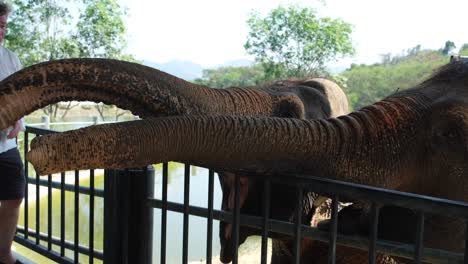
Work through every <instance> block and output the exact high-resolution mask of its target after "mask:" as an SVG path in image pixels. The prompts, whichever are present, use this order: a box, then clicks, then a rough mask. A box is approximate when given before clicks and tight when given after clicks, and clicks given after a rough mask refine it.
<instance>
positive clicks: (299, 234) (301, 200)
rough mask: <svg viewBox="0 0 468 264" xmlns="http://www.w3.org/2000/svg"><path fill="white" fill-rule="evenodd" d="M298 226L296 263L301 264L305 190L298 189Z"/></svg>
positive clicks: (295, 233) (295, 237)
mask: <svg viewBox="0 0 468 264" xmlns="http://www.w3.org/2000/svg"><path fill="white" fill-rule="evenodd" d="M296 200H297V202H296V205H297V207H296V217H295V218H296V219H295V220H296V225H295V231H294V263H296V264H299V263H300V261H301V239H302V232H301V226H302V207H303V205H302V203H303V190H302V188H300V187H297V191H296Z"/></svg>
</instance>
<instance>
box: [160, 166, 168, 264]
mask: <svg viewBox="0 0 468 264" xmlns="http://www.w3.org/2000/svg"><path fill="white" fill-rule="evenodd" d="M167 184H168V164H167V162H166V163H163V167H162V202H163V206H162V207H161V254H160V256H161V263H166V237H167V234H166V232H167Z"/></svg>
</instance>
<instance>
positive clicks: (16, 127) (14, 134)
mask: <svg viewBox="0 0 468 264" xmlns="http://www.w3.org/2000/svg"><path fill="white" fill-rule="evenodd" d="M21 130H23V131H24V123H23V121H22V119H21V120H18V121H16V122H15V124H14V125H13V129H12V130H11V131H10V133H8V135H7V138H9V139H11V138H15V137H17V136H18V134H19V132H20V131H21Z"/></svg>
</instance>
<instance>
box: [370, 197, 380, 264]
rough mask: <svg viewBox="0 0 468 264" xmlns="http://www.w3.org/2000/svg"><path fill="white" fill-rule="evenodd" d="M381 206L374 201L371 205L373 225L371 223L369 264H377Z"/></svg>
mask: <svg viewBox="0 0 468 264" xmlns="http://www.w3.org/2000/svg"><path fill="white" fill-rule="evenodd" d="M379 211H380V208H379V206H378V205H377V204H376V203H375V202H372V206H371V225H370V232H369V235H370V239H369V240H370V241H369V264H375V257H376V243H377V231H378V227H379Z"/></svg>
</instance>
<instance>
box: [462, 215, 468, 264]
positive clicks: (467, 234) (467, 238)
mask: <svg viewBox="0 0 468 264" xmlns="http://www.w3.org/2000/svg"><path fill="white" fill-rule="evenodd" d="M463 263H464V264H468V220H466V230H465V256H464V261H463Z"/></svg>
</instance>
